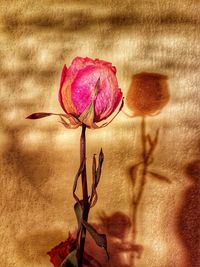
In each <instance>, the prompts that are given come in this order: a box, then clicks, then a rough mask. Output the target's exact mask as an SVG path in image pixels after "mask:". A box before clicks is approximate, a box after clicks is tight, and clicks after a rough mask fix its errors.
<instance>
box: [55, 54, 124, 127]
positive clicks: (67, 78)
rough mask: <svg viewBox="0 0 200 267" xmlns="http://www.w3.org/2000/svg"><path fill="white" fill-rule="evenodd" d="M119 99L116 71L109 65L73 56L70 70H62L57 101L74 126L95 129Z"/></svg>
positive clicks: (120, 98)
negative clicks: (76, 124)
mask: <svg viewBox="0 0 200 267" xmlns="http://www.w3.org/2000/svg"><path fill="white" fill-rule="evenodd" d="M121 100H122V92H121V90H120V89H119V87H118V82H117V78H116V69H115V67H113V66H112V64H111V63H109V62H106V61H103V60H99V59H95V60H92V59H90V58H87V57H86V58H81V57H76V58H75V59H74V60H73V61H72V64H71V65H70V67H69V68H67V67H66V66H64V67H63V71H62V76H61V82H60V90H59V101H60V104H61V106H62V108H63V110H64V111H65V113H66V114H67V115H69V116H72V117H73V118H74V120H75V122H76V123H79V124H82V123H84V124H85V125H87V126H88V127H89V128H96V127H97V125H96V123H97V122H100V121H102V120H105V119H107V118H108V117H109V116H110V115H111V114H112V113H113V112H114V111H115V109H116V108H117V106H118V105H119V103H120V102H121Z"/></svg>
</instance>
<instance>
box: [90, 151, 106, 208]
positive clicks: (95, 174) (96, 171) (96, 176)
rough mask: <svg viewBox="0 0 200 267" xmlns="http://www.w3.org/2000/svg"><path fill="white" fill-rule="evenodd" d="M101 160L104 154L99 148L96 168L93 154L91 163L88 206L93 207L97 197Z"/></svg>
mask: <svg viewBox="0 0 200 267" xmlns="http://www.w3.org/2000/svg"><path fill="white" fill-rule="evenodd" d="M103 161H104V154H103V150H102V148H101V150H100V153H99V163H98V167H97V168H96V155H94V156H93V164H92V176H93V183H92V194H91V198H90V207H94V205H95V204H96V202H97V199H98V195H97V191H96V188H97V186H98V184H99V181H100V178H101V170H102V165H103Z"/></svg>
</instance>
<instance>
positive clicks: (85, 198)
mask: <svg viewBox="0 0 200 267" xmlns="http://www.w3.org/2000/svg"><path fill="white" fill-rule="evenodd" d="M85 132H86V126H85V125H84V124H83V125H82V133H81V138H80V162H81V163H82V162H83V161H85V162H86V136H85ZM81 180H82V194H83V201H82V209H83V220H84V221H86V222H87V219H88V213H89V203H88V188H87V172H86V163H85V165H84V168H83V171H82V173H81ZM85 238H86V228H85V227H84V226H83V225H82V226H81V229H80V239H79V240H80V243H79V251H78V267H82V266H83V259H84V247H85Z"/></svg>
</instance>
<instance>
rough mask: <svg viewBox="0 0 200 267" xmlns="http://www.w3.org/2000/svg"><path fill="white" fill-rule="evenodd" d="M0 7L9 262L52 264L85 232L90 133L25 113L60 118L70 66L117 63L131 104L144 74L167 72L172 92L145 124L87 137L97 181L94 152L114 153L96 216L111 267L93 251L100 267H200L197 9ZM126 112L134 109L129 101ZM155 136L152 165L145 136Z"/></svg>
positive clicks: (166, 4) (1, 197) (195, 4)
mask: <svg viewBox="0 0 200 267" xmlns="http://www.w3.org/2000/svg"><path fill="white" fill-rule="evenodd" d="M0 10H1V11H0V43H1V45H0V60H1V64H0V92H1V112H0V117H1V127H0V140H1V142H0V153H1V187H0V203H1V205H0V207H1V210H0V216H1V224H0V238H1V245H0V258H1V264H0V265H1V266H2V267H10V266H12V267H27V266H28V267H41V266H43V267H48V266H51V263H50V262H49V257H48V256H47V255H46V252H47V251H49V250H50V249H51V248H52V247H54V246H55V245H57V244H58V243H59V242H61V241H63V240H65V239H66V237H67V235H68V231H69V230H70V231H74V229H75V227H76V219H75V215H74V212H73V203H74V199H73V197H72V193H71V192H72V184H73V179H74V176H75V173H76V171H77V169H78V167H79V136H80V131H81V129H80V128H79V129H76V130H67V129H65V128H64V127H62V125H61V124H60V123H59V122H58V119H57V118H56V117H52V118H51V117H49V118H45V119H43V120H38V121H30V120H25V117H26V116H28V115H29V114H31V113H33V112H39V111H47V112H61V108H60V106H59V103H58V101H57V92H58V88H59V81H60V72H61V69H62V66H63V65H64V64H65V63H66V64H67V65H69V64H70V63H71V61H72V59H73V58H74V57H75V56H83V57H85V56H88V57H91V58H100V59H104V60H107V61H110V62H112V63H113V65H114V66H116V68H117V75H118V80H119V85H120V87H121V88H122V90H123V93H124V96H125V97H126V96H127V92H128V90H129V88H130V86H131V82H132V76H133V75H135V74H137V73H141V72H150V73H152V72H153V73H157V74H159V75H165V76H166V77H167V83H168V91H169V93H168V94H169V99H168V102H167V103H165V106H164V107H163V108H162V110H161V111H160V113H159V114H156V115H155V116H146V117H145V120H143V123H142V117H141V116H136V117H127V116H126V115H125V114H124V113H122V112H121V113H120V114H119V115H118V116H117V117H116V118H115V120H114V121H113V122H112V123H111V124H110V125H109V126H108V127H106V128H103V129H100V130H95V131H93V130H88V131H87V159H88V161H87V164H88V175H89V172H90V170H91V167H90V166H91V160H92V156H93V154H94V153H96V154H97V153H98V152H99V150H100V148H101V147H102V148H103V150H104V154H105V162H104V166H103V173H102V178H101V181H100V185H99V188H98V194H99V199H98V202H97V205H96V206H95V207H94V209H92V210H91V214H90V218H89V220H90V221H91V222H94V223H96V224H97V225H98V226H99V228H102V231H104V232H106V233H107V236H108V241H109V244H108V249H109V251H110V254H111V260H110V262H109V263H107V262H106V260H105V257H104V256H103V255H102V254H101V252H99V251H96V250H95V251H94V246H91V245H90V244H88V247H91V250H92V254H95V255H97V256H96V257H97V258H98V260H99V261H101V265H102V266H110V267H115V266H118V267H128V266H129V267H134V266H135V267H197V266H200V222H199V217H200V139H199V133H200V126H199V119H200V108H199V100H200V91H199V88H198V84H199V75H198V73H199V60H198V56H199V48H200V47H199V44H200V32H199V28H198V25H199V20H200V17H199V14H200V13H199V10H200V5H199V1H195V0H177V1H170V0H167V1H166V0H158V1H153V0H150V1H145V0H142V1H141V0H133V1H129V0H125V1H118V0H113V1H111V0H107V1H105V0H102V1H100V0H96V1H92V0H84V1H81V0H74V1H61V0H57V1H53V0H52V1H50V0H46V1H38V0H36V1H31V0H27V1H25V0H24V1H23V0H19V1H10V0H9V1H4V0H1V1H0ZM124 111H125V112H128V113H129V114H130V113H131V112H130V110H128V108H127V105H126V104H125V107H124ZM157 129H159V135H158V138H157V141H156V143H155V149H154V152H153V153H154V154H153V160H152V162H151V165H149V166H145V164H144V162H142V157H143V156H144V153H142V151H143V149H144V143H145V142H147V139H146V138H147V137H146V135H147V134H148V136H151V137H152V138H153V137H154V136H155V135H156V131H157ZM144 131H145V137H144ZM141 137H144V138H141ZM141 162H142V163H141ZM137 163H140V164H139V165H137ZM144 168H145V170H146V171H145V173H144ZM142 173H143V174H142ZM142 175H143V176H142ZM140 177H143V178H145V183H144V184H143V185H142V187H141V180H140V179H143V178H140ZM89 178H90V175H89ZM141 190H142V191H141ZM138 192H142V194H141V198H140V200H139V201H138V203H137V204H135V202H134V197H135V196H136V195H137V194H138ZM136 206H137V207H136ZM89 243H90V242H89ZM88 249H89V248H88ZM138 256H140V258H139V257H138Z"/></svg>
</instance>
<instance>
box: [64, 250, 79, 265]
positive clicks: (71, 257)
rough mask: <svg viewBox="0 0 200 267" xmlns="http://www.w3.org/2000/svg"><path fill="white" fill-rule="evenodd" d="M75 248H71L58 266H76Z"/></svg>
mask: <svg viewBox="0 0 200 267" xmlns="http://www.w3.org/2000/svg"><path fill="white" fill-rule="evenodd" d="M76 253H77V250H76V249H75V250H73V251H72V252H71V253H70V254H69V255H68V256H67V257H66V258H65V259H64V261H63V262H62V263H61V265H60V267H78V260H77V257H76Z"/></svg>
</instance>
